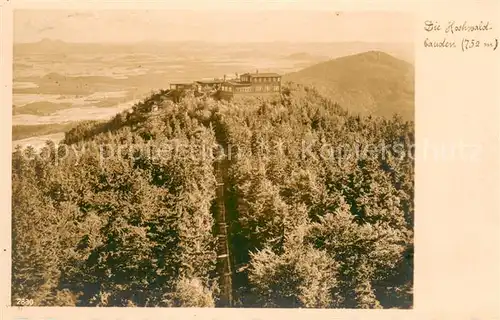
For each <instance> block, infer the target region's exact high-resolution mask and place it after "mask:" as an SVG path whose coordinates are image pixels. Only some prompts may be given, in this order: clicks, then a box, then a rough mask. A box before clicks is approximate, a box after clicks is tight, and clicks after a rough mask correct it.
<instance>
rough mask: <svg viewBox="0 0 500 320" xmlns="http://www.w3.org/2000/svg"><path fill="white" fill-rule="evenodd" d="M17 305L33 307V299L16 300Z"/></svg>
mask: <svg viewBox="0 0 500 320" xmlns="http://www.w3.org/2000/svg"><path fill="white" fill-rule="evenodd" d="M16 305H18V306H23V307H27V306H32V305H33V299H20V298H18V299H16Z"/></svg>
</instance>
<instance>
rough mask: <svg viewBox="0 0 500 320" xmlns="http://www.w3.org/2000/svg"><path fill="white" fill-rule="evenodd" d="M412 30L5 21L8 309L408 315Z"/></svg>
mask: <svg viewBox="0 0 500 320" xmlns="http://www.w3.org/2000/svg"><path fill="white" fill-rule="evenodd" d="M414 24H415V23H414V17H413V14H411V13H409V12H396V11H387V12H385V11H342V10H340V11H334V10H322V11H319V10H318V11H314V10H310V11H305V10H303V11H298V10H290V11H287V10H272V9H264V8H263V9H261V10H253V11H244V10H236V9H234V10H233V9H226V10H219V11H217V10H210V9H207V8H200V9H195V8H193V10H181V9H175V10H174V9H171V10H139V9H134V10H132V9H92V10H91V9H85V10H83V9H82V10H80V9H78V10H70V9H16V10H14V12H13V64H12V76H13V77H12V78H13V79H12V150H8V151H9V152H11V172H12V173H11V174H12V178H11V190H12V192H11V217H12V218H11V219H12V220H11V221H12V222H11V226H12V232H11V239H12V240H11V264H12V267H11V305H12V306H19V307H30V306H37V307H42V306H44V307H45V306H49V307H62V306H66V307H148V308H149V307H159V308H169V307H172V308H175V307H196V308H201V307H203V308H315V309H413V307H414V303H413V284H414V272H413V268H414V267H413V266H414V257H413V252H414V236H415V233H414V211H415V205H414V193H415V192H414V185H415V179H414V178H415V89H414V87H415V70H414V69H415V68H414V61H415V57H414V56H415V54H414V50H415V48H414V42H415V41H414V36H413V35H414ZM395 25H397V28H395V27H394V26H395ZM9 161H10V160H9Z"/></svg>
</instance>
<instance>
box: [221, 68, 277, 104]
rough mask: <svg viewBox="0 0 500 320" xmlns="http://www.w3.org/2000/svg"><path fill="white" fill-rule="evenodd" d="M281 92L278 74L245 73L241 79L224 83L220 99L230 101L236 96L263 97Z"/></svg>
mask: <svg viewBox="0 0 500 320" xmlns="http://www.w3.org/2000/svg"><path fill="white" fill-rule="evenodd" d="M279 92H281V76H280V75H279V74H277V73H259V72H258V71H257V72H256V73H244V74H242V75H240V77H239V79H233V80H228V81H224V82H223V83H222V84H221V87H220V97H221V98H222V99H226V100H230V99H232V98H234V97H236V96H262V95H268V94H273V93H279Z"/></svg>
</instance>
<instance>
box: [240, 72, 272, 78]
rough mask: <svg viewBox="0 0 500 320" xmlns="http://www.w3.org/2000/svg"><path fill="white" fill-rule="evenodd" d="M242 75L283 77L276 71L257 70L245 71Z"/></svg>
mask: <svg viewBox="0 0 500 320" xmlns="http://www.w3.org/2000/svg"><path fill="white" fill-rule="evenodd" d="M242 76H250V77H252V78H267V77H281V75H279V74H277V73H275V72H262V73H260V72H257V73H244V74H242Z"/></svg>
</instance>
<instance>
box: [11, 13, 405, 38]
mask: <svg viewBox="0 0 500 320" xmlns="http://www.w3.org/2000/svg"><path fill="white" fill-rule="evenodd" d="M413 25H414V23H413V16H412V15H411V14H408V13H395V12H340V13H338V14H337V13H336V12H334V11H330V12H326V11H323V12H320V11H297V10H288V11H285V10H267V11H255V10H253V11H234V10H232V11H231V10H225V11H207V10H206V9H202V10H198V11H193V10H150V11H148V10H141V11H139V10H116V9H115V10H109V9H108V10H93V11H66V10H20V9H19V10H16V11H15V12H14V41H15V42H34V41H38V40H41V39H43V38H51V39H60V40H64V41H68V42H135V41H147V40H161V41H184V40H203V41H221V42H235V41H241V42H254V41H257V42H258V41H264V42H267V41H291V42H305V41H311V42H315V41H318V42H324V41H328V42H330V41H370V42H379V41H381V42H386V41H387V42H411V41H413Z"/></svg>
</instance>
